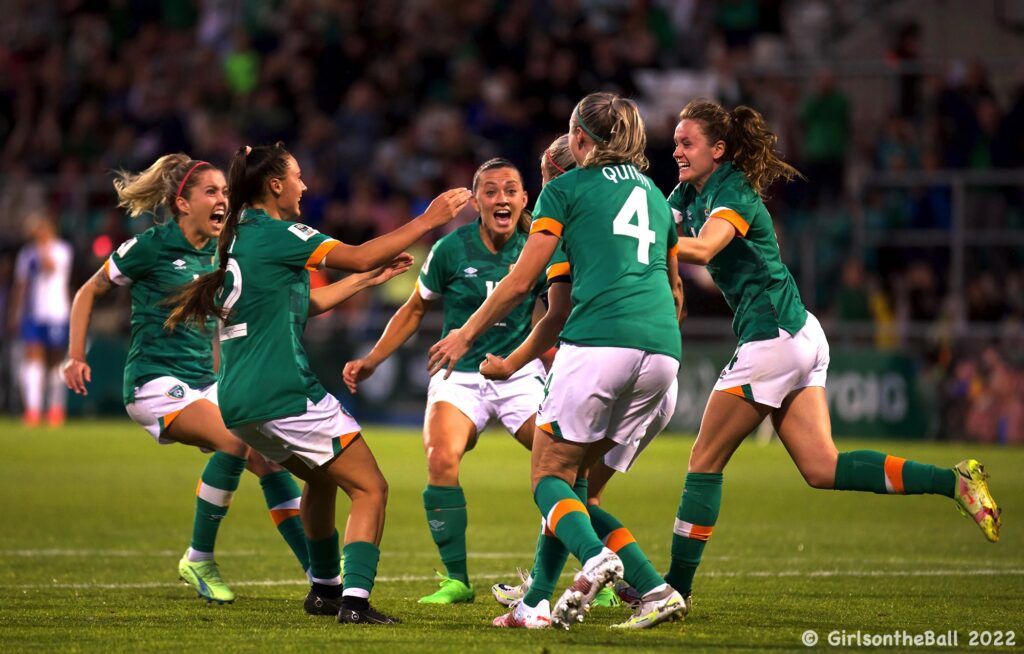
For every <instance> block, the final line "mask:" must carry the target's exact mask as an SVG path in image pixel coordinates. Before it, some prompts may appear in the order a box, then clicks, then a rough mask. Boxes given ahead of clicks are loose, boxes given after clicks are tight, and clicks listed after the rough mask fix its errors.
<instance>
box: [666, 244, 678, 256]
mask: <svg viewBox="0 0 1024 654" xmlns="http://www.w3.org/2000/svg"><path fill="white" fill-rule="evenodd" d="M668 256H670V257H678V256H679V244H678V243H676V244H675V245H673V246H672V247H670V248H669V249H668Z"/></svg>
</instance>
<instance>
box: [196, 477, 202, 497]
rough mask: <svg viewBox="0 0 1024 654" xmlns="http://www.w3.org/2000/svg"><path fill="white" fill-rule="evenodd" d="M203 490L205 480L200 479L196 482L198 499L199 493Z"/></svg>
mask: <svg viewBox="0 0 1024 654" xmlns="http://www.w3.org/2000/svg"><path fill="white" fill-rule="evenodd" d="M201 490H203V478H202V477H200V478H199V481H197V482H196V497H199V491H201Z"/></svg>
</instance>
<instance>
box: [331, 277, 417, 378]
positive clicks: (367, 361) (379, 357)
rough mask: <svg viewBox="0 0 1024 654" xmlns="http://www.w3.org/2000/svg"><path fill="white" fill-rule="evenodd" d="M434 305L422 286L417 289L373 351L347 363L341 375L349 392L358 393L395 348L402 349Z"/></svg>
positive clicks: (400, 309)
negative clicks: (360, 384) (363, 383)
mask: <svg viewBox="0 0 1024 654" xmlns="http://www.w3.org/2000/svg"><path fill="white" fill-rule="evenodd" d="M429 306H430V301H428V300H424V299H423V296H421V295H420V292H419V289H414V290H413V292H412V295H410V296H409V299H408V300H406V301H405V304H403V305H402V306H401V307H399V308H398V311H396V312H395V315H393V316H391V320H389V321H388V324H387V327H385V328H384V333H383V334H381V335H380V338H379V339H378V340H377V343H376V344H375V345H374V346H373V349H372V350H370V353H369V354H367V355H366V356H365V357H363V358H361V359H355V360H353V361H349V362H348V363H346V364H345V369H344V370H343V371H342V373H341V376H342V379H343V380H344V381H345V386H347V387H348V390H349V392H351V393H355V392H356V389H357V388H358V386H359V382H361V381H363V380H364V379H366V378H367V377H369V376H370V375H372V374H373V373H374V371H375V370H377V366H379V365H380V364H381V363H383V362H384V360H385V359H387V358H388V357H389V356H391V355H392V354H394V352H395V350H397V349H398V348H400V347H401V346H402V344H403V343H405V342H406V341H407V340H409V337H410V336H412V335H413V334H415V333H416V331H417V330H418V329H419V328H420V323H421V322H423V314H424V313H426V311H427V308H428V307H429Z"/></svg>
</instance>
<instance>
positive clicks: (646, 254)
mask: <svg viewBox="0 0 1024 654" xmlns="http://www.w3.org/2000/svg"><path fill="white" fill-rule="evenodd" d="M633 216H636V223H633ZM650 225H651V219H650V216H649V215H648V213H647V191H645V190H644V189H642V188H640V187H637V188H635V189H633V192H632V193H630V194H629V198H627V199H626V203H625V204H623V205H622V208H621V209H619V213H618V215H616V216H615V220H613V221H612V233H613V234H615V235H617V236H628V237H629V238H635V239H636V240H637V244H636V260H637V261H638V262H640V263H642V264H649V263H650V262H651V257H650V252H651V245H652V244H653V243H654V241H655V238H654V230H652V229H651V227H650Z"/></svg>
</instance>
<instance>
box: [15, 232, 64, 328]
mask: <svg viewBox="0 0 1024 654" xmlns="http://www.w3.org/2000/svg"><path fill="white" fill-rule="evenodd" d="M73 257H74V253H73V251H72V249H71V246H70V245H69V244H68V243H67V242H65V241H61V240H59V239H55V240H52V241H50V242H48V243H46V244H44V245H40V244H38V243H35V242H32V243H29V244H28V245H26V246H24V247H23V248H21V250H20V251H19V252H18V258H17V260H16V261H15V264H14V275H15V279H17V280H18V281H20V282H22V283H23V284H24V285H25V299H24V306H23V307H22V313H21V315H22V319H23V320H30V321H32V322H35V323H48V324H52V323H63V322H66V321H67V319H68V315H69V314H70V312H71V298H70V292H69V288H68V283H69V282H70V279H71V263H72V260H73Z"/></svg>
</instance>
